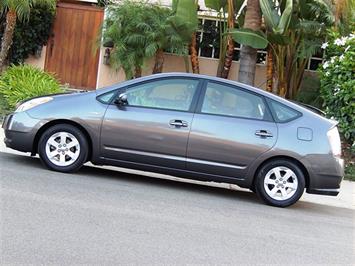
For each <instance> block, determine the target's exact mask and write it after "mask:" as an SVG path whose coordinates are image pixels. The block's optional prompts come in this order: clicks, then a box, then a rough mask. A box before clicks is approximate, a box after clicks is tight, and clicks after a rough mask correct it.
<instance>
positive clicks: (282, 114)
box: [267, 99, 302, 123]
mask: <svg viewBox="0 0 355 266" xmlns="http://www.w3.org/2000/svg"><path fill="white" fill-rule="evenodd" d="M267 101H268V103H269V105H270V108H271V112H272V115H273V117H274V119H275V121H276V122H278V123H284V122H289V121H291V120H294V119H296V118H298V117H300V116H301V115H302V114H301V113H300V112H298V111H296V110H294V109H292V108H291V107H288V106H286V105H284V104H282V103H279V102H277V101H274V100H270V99H268V100H267Z"/></svg>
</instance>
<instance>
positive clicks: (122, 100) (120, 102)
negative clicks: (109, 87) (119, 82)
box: [115, 93, 128, 106]
mask: <svg viewBox="0 0 355 266" xmlns="http://www.w3.org/2000/svg"><path fill="white" fill-rule="evenodd" d="M115 104H117V105H120V106H121V105H126V104H128V101H127V95H126V94H124V93H122V94H120V95H119V96H118V97H117V99H116V100H115Z"/></svg>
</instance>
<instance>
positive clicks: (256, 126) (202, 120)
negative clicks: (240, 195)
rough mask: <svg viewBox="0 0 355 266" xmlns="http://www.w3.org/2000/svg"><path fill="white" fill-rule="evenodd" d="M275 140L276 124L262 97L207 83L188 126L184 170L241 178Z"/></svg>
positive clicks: (231, 87) (230, 87) (235, 88)
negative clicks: (189, 126)
mask: <svg viewBox="0 0 355 266" xmlns="http://www.w3.org/2000/svg"><path fill="white" fill-rule="evenodd" d="M276 139H277V127H276V124H275V123H274V122H273V121H272V119H271V117H270V114H269V112H268V109H267V108H266V104H265V101H264V99H263V97H262V96H260V95H258V94H254V93H252V92H249V91H245V90H242V89H239V88H238V87H235V86H226V85H223V84H219V83H213V82H208V84H207V87H206V89H205V90H204V93H203V96H202V98H201V99H200V103H199V108H198V112H197V113H196V114H195V116H194V119H193V123H192V126H191V133H190V138H189V143H188V149H187V169H188V170H190V171H196V172H202V173H206V174H211V175H218V176H227V177H232V178H239V179H243V178H244V176H245V174H246V171H247V170H248V166H249V165H250V164H251V163H252V162H253V161H254V160H255V159H256V158H257V157H258V156H259V155H261V154H262V153H264V152H266V151H267V150H269V149H271V148H272V147H273V145H274V144H275V142H276Z"/></svg>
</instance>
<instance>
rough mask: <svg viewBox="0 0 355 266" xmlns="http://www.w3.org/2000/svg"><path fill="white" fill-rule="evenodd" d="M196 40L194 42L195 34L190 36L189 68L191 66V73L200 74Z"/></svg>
mask: <svg viewBox="0 0 355 266" xmlns="http://www.w3.org/2000/svg"><path fill="white" fill-rule="evenodd" d="M196 46H197V40H196V32H194V33H193V34H192V37H191V44H190V56H191V66H192V73H195V74H199V73H200V66H199V62H198V55H197V49H196Z"/></svg>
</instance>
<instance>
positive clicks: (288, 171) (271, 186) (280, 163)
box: [255, 160, 305, 207]
mask: <svg viewBox="0 0 355 266" xmlns="http://www.w3.org/2000/svg"><path fill="white" fill-rule="evenodd" d="M304 188H305V178H304V174H303V172H302V170H301V169H300V167H299V166H298V165H297V164H295V163H293V162H291V161H288V160H274V161H270V162H267V163H266V164H264V165H263V166H262V167H261V169H260V170H259V172H258V173H257V176H256V180H255V190H256V193H257V195H258V196H259V197H260V198H261V199H262V200H263V201H264V202H266V203H267V204H269V205H272V206H277V207H287V206H290V205H292V204H294V203H295V202H297V201H298V200H299V199H300V197H301V196H302V194H303V191H304Z"/></svg>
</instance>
